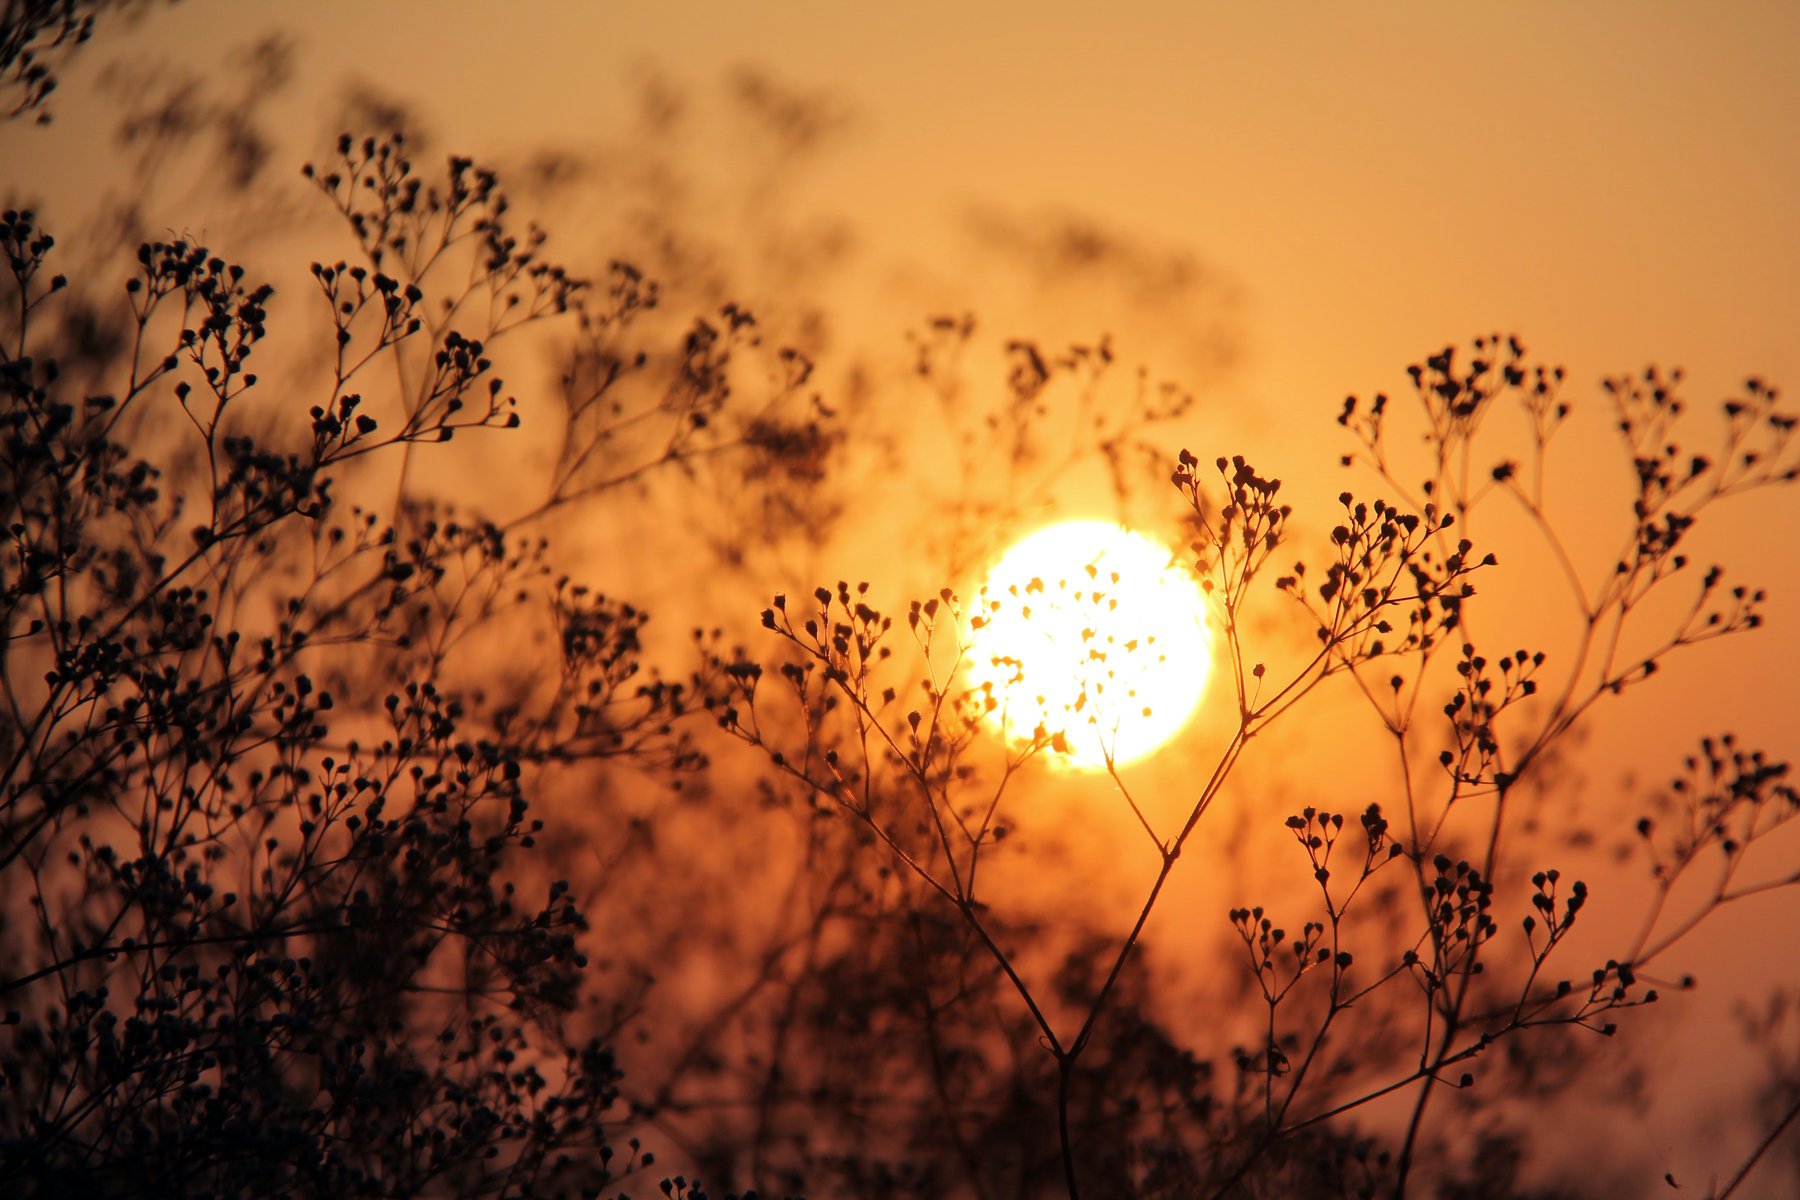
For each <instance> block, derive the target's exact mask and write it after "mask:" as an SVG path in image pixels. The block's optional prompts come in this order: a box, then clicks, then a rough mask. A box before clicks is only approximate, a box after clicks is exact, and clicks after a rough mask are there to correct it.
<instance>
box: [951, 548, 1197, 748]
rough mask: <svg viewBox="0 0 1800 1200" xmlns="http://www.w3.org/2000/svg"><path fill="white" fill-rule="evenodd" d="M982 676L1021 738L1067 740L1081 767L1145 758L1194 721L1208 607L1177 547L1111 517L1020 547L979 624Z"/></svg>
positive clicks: (976, 637) (992, 576) (974, 675)
mask: <svg viewBox="0 0 1800 1200" xmlns="http://www.w3.org/2000/svg"><path fill="white" fill-rule="evenodd" d="M970 624H971V629H970V638H971V651H970V664H971V665H970V680H971V683H972V684H973V686H975V687H976V688H982V687H984V686H985V687H991V688H992V690H993V691H992V698H993V700H994V705H993V707H992V708H991V709H990V710H989V711H988V719H989V720H990V721H991V722H992V723H993V725H994V726H995V727H997V728H999V729H1000V730H1001V731H1002V732H1003V733H1004V735H1005V736H1006V737H1007V738H1009V739H1011V740H1024V739H1029V738H1030V737H1031V736H1032V735H1033V733H1034V731H1036V730H1037V729H1039V728H1040V727H1041V728H1042V729H1043V730H1044V731H1045V732H1046V733H1049V734H1056V733H1062V734H1063V735H1064V737H1065V738H1066V741H1067V751H1068V753H1067V757H1068V760H1069V761H1071V762H1072V764H1073V765H1077V766H1085V767H1090V768H1098V767H1104V766H1105V764H1106V761H1107V759H1108V757H1110V758H1111V759H1112V761H1113V762H1115V763H1126V762H1130V761H1132V760H1133V759H1138V758H1142V757H1144V756H1145V755H1147V754H1149V753H1150V752H1152V751H1153V750H1155V749H1156V748H1157V747H1159V746H1161V745H1162V744H1163V743H1164V742H1167V741H1168V740H1169V739H1170V738H1171V737H1173V736H1174V735H1175V734H1176V733H1177V732H1179V731H1180V729H1181V727H1182V726H1183V725H1185V724H1187V721H1188V718H1189V717H1190V716H1192V715H1193V711H1194V707H1195V705H1197V704H1198V703H1199V700H1200V693H1201V691H1202V689H1203V688H1204V687H1205V686H1206V677H1207V673H1208V671H1209V669H1210V668H1211V666H1212V653H1211V649H1210V647H1209V645H1208V640H1207V634H1206V609H1205V601H1204V599H1203V597H1202V595H1201V592H1200V587H1199V585H1198V583H1197V582H1196V581H1195V579H1194V576H1193V574H1192V573H1191V572H1190V571H1188V570H1187V569H1185V567H1184V566H1183V565H1182V564H1181V563H1180V562H1178V561H1177V560H1176V559H1175V556H1174V555H1173V554H1171V553H1170V551H1169V550H1168V548H1167V547H1165V546H1159V545H1158V544H1157V543H1156V542H1154V541H1152V540H1151V539H1149V538H1147V537H1144V536H1143V535H1141V534H1137V533H1133V532H1131V531H1130V530H1128V529H1121V528H1120V527H1119V526H1117V525H1109V524H1107V523H1106V522H1103V521H1069V522H1065V523H1063V524H1060V525H1051V526H1049V527H1048V528H1045V529H1040V530H1039V531H1038V532H1036V533H1034V534H1032V535H1031V536H1030V537H1027V538H1025V539H1024V540H1022V541H1020V542H1017V543H1015V544H1014V545H1013V547H1012V548H1011V549H1010V550H1008V551H1007V552H1006V553H1005V555H1003V556H1002V557H1001V559H1000V561H999V562H998V563H996V564H995V566H994V569H993V571H992V572H990V573H989V575H988V578H987V583H986V585H985V587H984V589H983V595H982V603H981V605H980V607H979V609H978V611H977V615H976V616H975V618H974V619H973V620H972V621H971V622H970Z"/></svg>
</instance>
